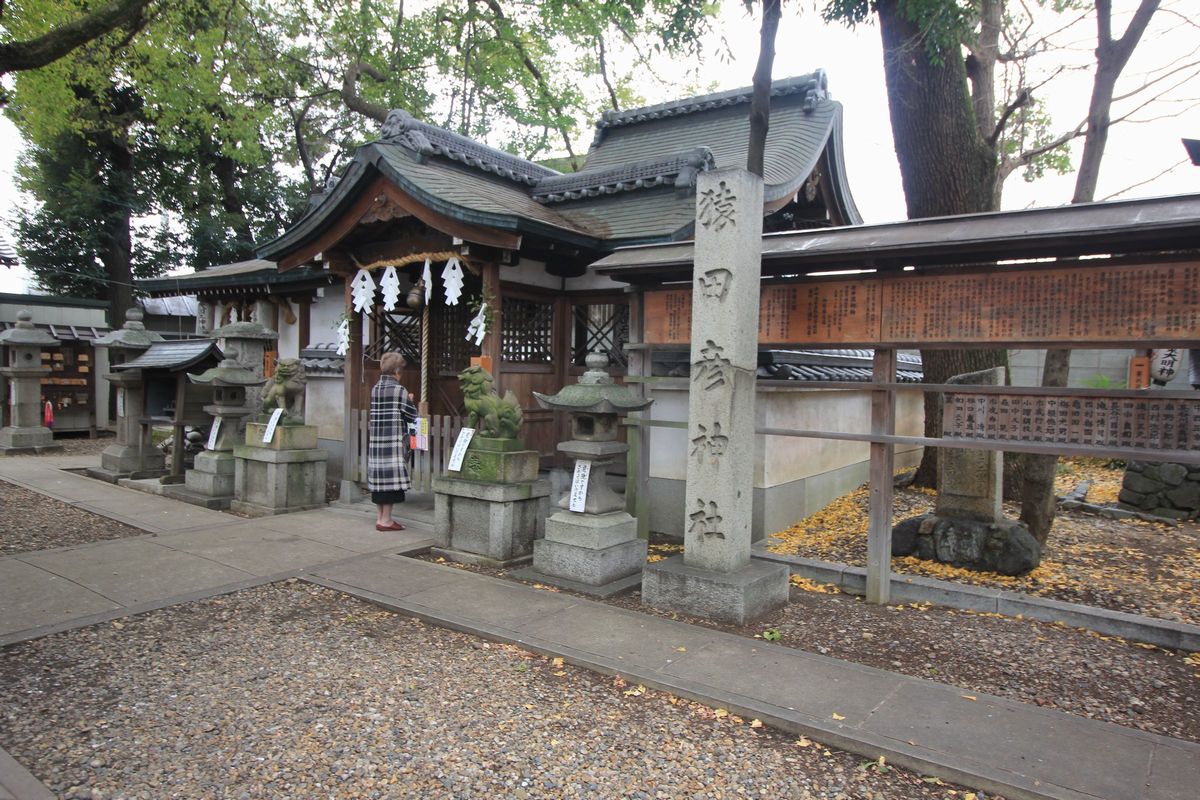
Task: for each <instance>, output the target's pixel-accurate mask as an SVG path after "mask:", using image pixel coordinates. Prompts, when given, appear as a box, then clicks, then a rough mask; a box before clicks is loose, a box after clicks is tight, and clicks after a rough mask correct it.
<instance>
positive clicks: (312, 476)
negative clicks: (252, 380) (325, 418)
mask: <svg viewBox="0 0 1200 800" xmlns="http://www.w3.org/2000/svg"><path fill="white" fill-rule="evenodd" d="M227 327H228V326H227ZM243 363H244V359H243ZM306 382H307V381H306V379H305V375H304V368H303V366H301V364H300V361H299V359H294V358H285V359H281V360H280V361H279V363H278V364H277V365H276V369H275V375H274V377H272V378H271V379H270V380H268V381H266V382H265V383H266V384H267V386H266V389H265V390H264V392H263V400H262V401H263V406H262V412H263V413H262V416H261V417H259V421H258V422H249V423H247V424H246V435H245V440H244V443H243V444H242V445H241V446H239V447H235V448H233V456H234V465H235V466H234V499H233V502H231V503H230V506H229V507H230V510H232V511H236V512H237V513H239V514H246V515H248V516H251V517H265V516H271V515H273V514H289V513H292V512H295V511H309V510H311V509H314V508H321V507H323V506H324V505H325V469H326V462H327V461H328V459H329V453H327V452H326V451H325V450H322V449H321V448H319V447H317V426H316V425H305V424H304V399H303V398H304V388H305V384H306ZM256 383H257V384H258V385H260V386H261V385H262V384H263V383H264V382H263V381H262V380H258V381H256ZM289 410H290V411H291V412H293V413H292V414H289V413H288V411H289Z"/></svg>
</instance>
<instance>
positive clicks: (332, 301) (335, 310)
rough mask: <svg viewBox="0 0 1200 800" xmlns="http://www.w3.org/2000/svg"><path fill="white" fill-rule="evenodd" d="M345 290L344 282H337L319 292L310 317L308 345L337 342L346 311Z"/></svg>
mask: <svg viewBox="0 0 1200 800" xmlns="http://www.w3.org/2000/svg"><path fill="white" fill-rule="evenodd" d="M344 292H345V290H344V289H343V287H342V282H341V281H337V282H336V283H334V284H332V285H331V286H325V287H323V288H321V289H318V290H317V294H318V295H323V296H318V297H317V299H316V302H314V303H313V304H312V310H311V311H309V317H308V338H309V341H308V344H306V345H305V346H306V347H307V346H310V345H314V344H319V343H322V342H336V341H337V326H338V322H339V321H341V318H342V312H343V311H345V310H346V302H345V294H344Z"/></svg>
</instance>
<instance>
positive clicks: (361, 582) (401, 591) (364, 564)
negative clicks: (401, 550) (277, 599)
mask: <svg viewBox="0 0 1200 800" xmlns="http://www.w3.org/2000/svg"><path fill="white" fill-rule="evenodd" d="M433 566H435V565H431V564H428V563H426V562H421V561H414V560H413V559H410V558H397V557H393V556H379V557H374V558H367V559H361V560H358V561H353V562H350V563H346V564H339V565H337V566H332V567H322V568H321V569H319V570H316V571H315V573H314V574H315V575H316V576H318V577H321V578H325V579H328V580H332V581H337V582H338V583H342V584H345V585H347V586H353V587H357V588H360V589H365V590H367V591H370V592H374V593H376V594H380V595H387V596H389V597H397V598H407V597H409V596H411V595H417V594H421V593H422V592H425V591H428V590H431V589H436V588H438V587H457V588H458V589H459V591H462V590H463V588H464V587H465V586H467V584H468V582H467V581H466V578H467V573H464V572H463V571H462V570H459V569H455V568H453V567H441V568H438V569H430V567H433Z"/></svg>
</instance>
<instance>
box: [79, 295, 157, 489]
mask: <svg viewBox="0 0 1200 800" xmlns="http://www.w3.org/2000/svg"><path fill="white" fill-rule="evenodd" d="M143 318H144V314H143V313H142V310H141V309H140V308H137V307H136V306H135V307H134V308H131V309H129V310H128V311H126V312H125V325H124V326H122V327H121V328H118V329H117V330H115V331H109V332H108V333H107V334H106V335H104V336H102V337H101V338H100V339H97V340H96V345H97V347H103V348H106V349H107V350H108V363H109V366H110V367H113V366H116V365H118V364H124V363H125V362H126V361H129V360H130V359H132V358H136V357H137V356H139V355H141V354H142V353H144V352H145V351H146V350H147V349H148V348H149V347H150V345H152V344H154V343H155V342H161V341H162V340H163V337H162V336H160V335H159V334H157V333H155V332H154V331H148V330H146V326H145V324H144V323H143V322H142V319H143ZM104 378H105V380H107V381H108V382H109V383H110V384H111V385H112V386H114V387H116V390H117V420H116V428H117V436H116V439H115V441H114V442H113V443H112V444H110V445H109V446H108V447H106V448H104V451H103V452H102V453H101V454H100V467H99V469H96V468H91V469H89V470H88V474H89V475H91V476H92V477H93V478H100V479H101V480H106V481H109V482H110V483H116V482H117V481H119V480H121V479H123V478H134V479H137V478H156V477H158V476H160V475H165V474H166V472H167V460H166V456H165V455H164V454H163V452H162V451H161V450H159V449H158V448H157V447H155V446H154V442H153V441H151V437H150V426H148V425H143V424H142V416H143V415H144V413H145V397H144V391H143V384H142V371H141V370H140V369H130V370H125V371H123V372H110V373H108V374H107V375H105V376H104ZM105 403H106V404H107V398H105Z"/></svg>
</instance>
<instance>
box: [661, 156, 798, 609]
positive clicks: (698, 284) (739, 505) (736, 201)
mask: <svg viewBox="0 0 1200 800" xmlns="http://www.w3.org/2000/svg"><path fill="white" fill-rule="evenodd" d="M697 181H698V182H697V187H696V244H695V265H694V268H693V284H692V325H691V379H690V386H689V389H688V454H687V488H686V500H685V507H684V508H683V509H681V511H682V513H683V514H684V515H685V516H684V522H683V524H684V542H683V546H684V549H683V555H682V556H673V557H671V558H668V559H664V560H663V561H658V562H655V563H653V564H647V565H646V567H645V569H644V570H643V572H642V600H643V601H644V602H645V603H647V604H648V605H651V606H654V607H655V608H662V609H668V610H672V611H682V612H684V613H686V614H693V615H696V616H700V617H708V618H711V619H717V620H721V621H724V622H731V623H734V624H737V625H744V624H745V623H746V622H748V621H750V620H752V619H754V618H755V617H759V616H762V615H763V614H765V613H767V612H768V611H771V610H773V609H776V608H778V607H780V606H782V605H783V604H784V603H786V602H787V598H788V586H789V584H788V568H787V566H786V565H784V564H772V563H767V562H763V561H751V560H750V545H751V526H750V521H751V517H752V514H753V510H754V509H753V503H754V470H755V458H754V451H755V440H754V400H755V389H756V386H755V379H756V374H757V370H758V311H759V296H760V286H761V282H762V275H761V261H762V257H761V254H762V213H763V182H762V178H760V177H758V176H757V175H753V174H751V173H750V172H747V171H746V170H744V169H719V170H714V171H712V172H703V173H701V174H700V175H699V177H698V178H697Z"/></svg>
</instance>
